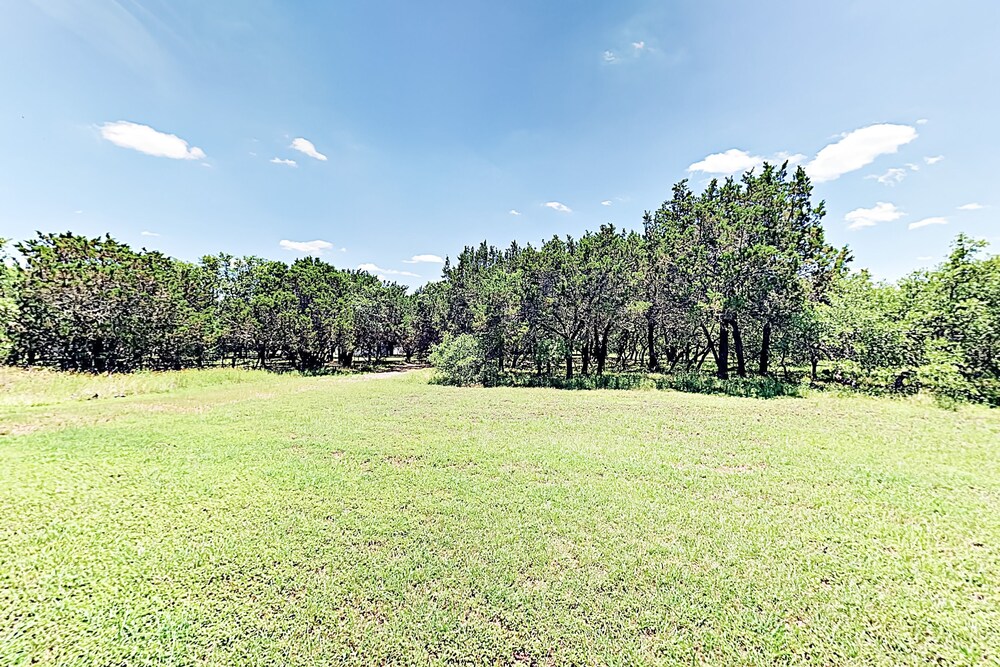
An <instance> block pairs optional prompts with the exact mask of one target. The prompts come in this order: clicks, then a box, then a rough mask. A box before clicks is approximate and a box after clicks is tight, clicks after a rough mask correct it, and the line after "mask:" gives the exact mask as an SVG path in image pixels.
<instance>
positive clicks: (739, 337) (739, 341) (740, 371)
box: [729, 318, 747, 378]
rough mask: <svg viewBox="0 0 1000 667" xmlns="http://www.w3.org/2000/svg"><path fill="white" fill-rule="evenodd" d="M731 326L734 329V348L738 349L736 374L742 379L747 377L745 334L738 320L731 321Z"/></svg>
mask: <svg viewBox="0 0 1000 667" xmlns="http://www.w3.org/2000/svg"><path fill="white" fill-rule="evenodd" d="M729 326H731V327H732V329H733V347H734V348H736V374H737V375H739V376H740V377H741V378H745V377H746V376H747V363H746V357H745V356H744V355H743V333H742V332H741V331H740V325H739V324H737V323H736V319H735V318H734V319H731V320H729Z"/></svg>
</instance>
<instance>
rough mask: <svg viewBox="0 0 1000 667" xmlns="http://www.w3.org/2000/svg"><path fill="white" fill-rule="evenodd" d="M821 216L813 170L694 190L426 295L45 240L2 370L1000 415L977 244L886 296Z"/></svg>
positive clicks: (488, 249)
mask: <svg viewBox="0 0 1000 667" xmlns="http://www.w3.org/2000/svg"><path fill="white" fill-rule="evenodd" d="M823 216H824V205H823V203H822V202H820V203H818V204H815V203H813V201H812V185H811V183H810V182H809V178H808V177H807V176H806V174H805V172H804V171H803V170H802V169H801V168H800V169H797V170H796V171H795V172H794V173H789V172H788V170H787V168H786V167H785V166H782V167H776V166H772V165H765V166H764V168H763V169H762V170H761V171H760V173H759V174H758V173H753V172H748V173H746V174H744V175H743V176H742V178H740V179H733V178H730V179H726V180H725V181H724V182H719V181H712V182H711V183H710V184H709V185H708V186H707V187H706V188H705V189H704V190H703V191H702V192H701V193H695V192H694V191H692V190H691V188H690V187H689V185H688V183H687V182H686V181H682V182H680V183H678V184H677V185H675V186H674V188H673V193H672V197H671V198H670V199H669V200H668V201H666V202H665V203H664V204H663V205H662V206H660V208H659V209H657V210H656V211H652V212H649V213H647V214H646V215H645V216H644V218H643V225H642V229H641V231H623V230H618V229H615V228H614V227H613V226H611V225H604V226H602V227H601V228H600V229H598V230H597V231H593V232H587V233H585V234H583V235H582V236H581V237H579V238H572V237H565V238H560V237H553V238H552V239H550V240H548V241H546V242H544V243H542V244H541V245H539V246H538V247H534V246H532V245H525V246H521V245H518V244H517V243H513V244H511V245H510V246H509V247H508V248H505V249H500V248H496V247H494V246H490V245H487V244H486V243H485V242H483V243H482V244H480V245H479V246H470V247H466V248H465V249H464V250H463V251H462V252H461V253H460V254H459V255H458V257H457V258H455V261H448V262H446V264H445V266H444V270H443V276H442V279H441V280H440V281H437V282H432V283H429V284H427V285H425V286H424V287H422V288H420V289H418V290H416V291H415V292H413V293H407V291H406V289H405V288H404V287H402V286H400V285H397V284H394V283H391V282H386V281H381V280H379V279H377V278H376V277H374V276H372V275H370V274H368V273H365V272H361V271H345V270H342V269H338V268H335V267H334V266H332V265H331V264H329V263H326V262H324V261H322V260H320V259H316V258H307V259H300V260H298V261H295V262H293V263H292V264H290V265H288V264H285V263H283V262H276V261H271V260H265V259H261V258H257V257H245V258H235V257H231V256H228V255H217V256H210V257H205V258H203V259H202V260H201V261H200V262H197V263H188V262H182V261H178V260H175V259H171V258H168V257H166V256H164V255H162V254H160V253H157V252H149V251H145V250H142V251H135V250H133V249H131V248H129V247H128V246H126V245H124V244H121V243H118V242H117V241H115V240H113V239H111V238H103V239H100V238H99V239H87V238H83V237H80V236H75V235H73V234H68V233H67V234H40V235H39V236H38V238H36V239H32V240H28V241H24V242H22V243H19V244H17V245H16V246H15V248H16V250H17V252H18V254H19V256H20V260H19V262H18V263H16V264H10V263H7V264H4V272H3V274H0V317H2V320H0V354H4V355H5V356H6V358H7V359H8V361H9V362H11V363H16V364H27V365H33V364H44V365H50V366H55V367H58V368H62V369H71V370H83V371H98V372H103V371H123V370H133V369H140V368H181V367H189V366H203V365H206V364H210V363H215V364H218V363H227V364H231V365H237V364H252V365H255V366H258V367H264V368H267V367H275V366H279V365H280V366H290V367H293V368H296V369H299V370H304V371H315V370H319V369H323V368H326V367H328V366H330V365H333V364H336V365H339V366H343V367H349V366H351V365H352V364H353V363H354V359H355V356H356V355H360V356H365V357H367V358H369V359H372V360H378V359H381V358H383V357H385V356H388V355H390V354H404V355H405V356H406V357H407V358H408V359H409V358H410V357H412V356H417V357H421V358H426V357H427V356H428V355H429V354H430V353H431V351H432V349H434V348H435V346H438V347H437V350H436V352H435V354H434V355H433V357H432V361H433V362H434V363H435V365H436V366H437V367H438V368H439V371H440V379H441V380H442V381H444V382H449V383H454V384H495V383H506V384H536V385H537V384H549V385H551V384H554V383H555V384H559V385H561V386H578V385H579V386H594V387H602V386H637V385H638V384H641V381H639V380H635V379H632V378H628V377H625V376H624V375H623V374H629V373H635V372H637V371H641V372H642V373H649V374H653V375H651V376H650V377H651V378H652V380H651V382H652V384H653V385H656V386H661V385H662V386H675V387H680V388H684V387H689V386H690V387H694V386H699V387H701V386H704V387H708V386H709V384H711V386H712V387H715V388H716V389H715V390H718V389H717V388H718V387H737V388H738V389H739V391H744V389H743V388H745V387H750V388H751V389H752V391H751V390H746V391H749V392H750V393H763V394H774V393H784V392H785V391H786V390H785V389H784V388H781V387H779V385H772V384H768V383H764V384H760V383H759V382H756V381H755V382H753V383H750V384H747V383H745V382H742V383H735V384H733V383H729V381H730V380H731V378H734V377H735V378H738V379H740V380H742V379H745V378H751V379H752V378H754V377H757V378H761V379H769V380H772V381H781V382H788V381H791V382H792V383H795V382H797V380H798V379H799V378H800V377H802V376H803V375H808V376H810V377H811V378H812V380H813V381H815V382H827V383H838V384H841V385H847V386H852V387H859V388H864V389H867V390H875V391H901V392H910V391H916V390H918V389H920V388H924V389H928V390H931V391H932V392H933V393H934V394H935V395H936V396H938V397H940V398H941V399H942V400H948V401H951V400H974V401H980V402H986V403H990V404H993V405H997V404H1000V258H997V257H984V256H982V250H983V247H984V245H983V244H982V243H981V242H978V241H974V240H971V239H969V238H966V237H964V236H960V237H958V239H957V240H956V241H955V243H954V247H953V249H952V252H951V254H950V256H949V258H948V260H947V261H946V262H944V263H943V264H942V265H941V266H939V267H937V268H936V269H934V270H931V271H921V272H917V273H915V274H913V275H911V276H909V277H907V278H905V279H904V280H902V281H899V283H898V284H884V283H876V282H874V281H873V280H872V278H871V277H870V275H869V274H867V273H866V272H863V271H862V272H859V273H850V272H849V271H848V269H847V267H848V265H849V263H850V260H851V257H850V254H849V253H848V251H847V249H846V248H835V247H833V246H831V245H830V244H829V243H827V242H826V240H825V238H824V232H823V227H822V224H821V221H822V218H823ZM709 370H710V371H711V374H712V375H713V376H714V377H715V378H716V380H717V381H719V382H716V383H714V384H713V383H707V382H706V375H705V374H703V372H704V371H709ZM611 375H614V377H609V376H611ZM581 378H583V379H581ZM593 378H604V379H593ZM727 383H729V384H727ZM782 386H783V385H782Z"/></svg>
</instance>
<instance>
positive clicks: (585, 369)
mask: <svg viewBox="0 0 1000 667" xmlns="http://www.w3.org/2000/svg"><path fill="white" fill-rule="evenodd" d="M582 357H583V359H582V361H583V363H582V367H581V369H580V370H581V372H582V373H583V374H584V375H587V374H589V373H590V341H587V342H586V343H584V344H583V350H582Z"/></svg>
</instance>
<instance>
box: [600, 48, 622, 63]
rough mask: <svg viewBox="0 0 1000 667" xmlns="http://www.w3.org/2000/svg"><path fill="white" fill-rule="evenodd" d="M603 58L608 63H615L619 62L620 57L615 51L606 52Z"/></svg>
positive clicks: (602, 55)
mask: <svg viewBox="0 0 1000 667" xmlns="http://www.w3.org/2000/svg"><path fill="white" fill-rule="evenodd" d="M601 58H603V59H604V62H606V63H613V62H615V61H616V60H618V56H616V55H615V52H614V51H605V52H604V53H603V54H601Z"/></svg>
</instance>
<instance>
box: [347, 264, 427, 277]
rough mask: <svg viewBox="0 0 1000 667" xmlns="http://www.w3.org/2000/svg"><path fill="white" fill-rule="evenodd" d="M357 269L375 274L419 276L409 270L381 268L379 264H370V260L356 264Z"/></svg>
mask: <svg viewBox="0 0 1000 667" xmlns="http://www.w3.org/2000/svg"><path fill="white" fill-rule="evenodd" d="M358 271H367V272H368V273H373V274H375V275H377V276H405V277H407V278H419V277H420V276H418V275H417V274H415V273H410V272H409V271H397V270H396V269H383V268H382V267H380V266H377V265H375V264H372V263H371V262H368V263H365V264H358Z"/></svg>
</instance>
